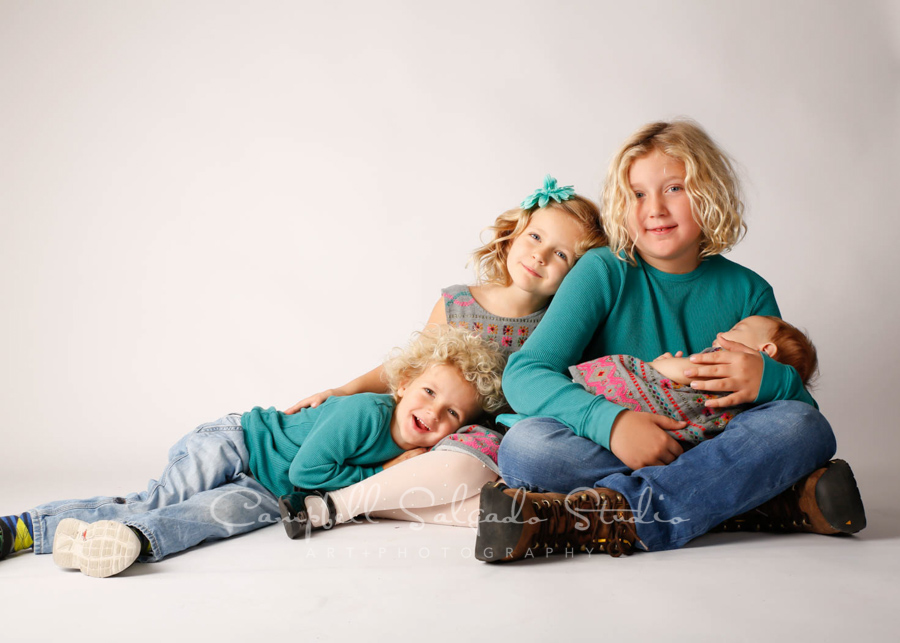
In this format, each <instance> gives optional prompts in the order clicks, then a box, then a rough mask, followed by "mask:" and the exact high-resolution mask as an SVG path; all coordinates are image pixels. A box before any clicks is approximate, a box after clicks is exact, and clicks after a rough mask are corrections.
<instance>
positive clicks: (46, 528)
mask: <svg viewBox="0 0 900 643" xmlns="http://www.w3.org/2000/svg"><path fill="white" fill-rule="evenodd" d="M249 462H250V454H249V452H248V451H247V445H246V443H245V442H244V431H243V429H242V428H241V416H240V415H237V414H231V415H226V416H225V417H223V418H221V419H219V420H216V421H215V422H210V423H208V424H203V425H201V426H199V427H197V429H196V430H194V431H193V432H191V433H189V434H188V435H186V436H184V437H183V438H182V439H181V440H180V441H179V442H178V443H177V444H176V445H175V446H173V447H172V448H171V449H170V450H169V463H168V465H167V466H166V468H165V470H164V471H163V473H162V475H161V476H160V477H159V480H151V481H150V484H149V486H148V487H147V490H146V491H141V492H139V493H132V494H129V495H128V496H125V497H124V498H122V497H112V496H97V497H95V498H89V499H87V500H60V501H56V502H50V503H47V504H44V505H40V506H39V507H35V508H34V509H31V511H30V513H31V517H32V521H33V523H34V552H35V553H36V554H49V553H50V552H51V551H52V550H53V536H54V534H55V533H56V526H57V525H58V524H59V521H60V520H62V519H64V518H77V519H78V520H83V521H85V522H95V521H97V520H115V521H118V522H122V523H125V524H126V525H128V526H130V527H134V528H135V529H137V530H139V531H140V532H141V533H142V534H144V536H146V537H147V539H148V540H149V541H150V545H151V547H152V550H153V551H152V555H150V556H141V558H139V560H141V561H144V562H149V561H158V560H161V559H162V558H164V557H166V556H168V555H169V554H174V553H176V552H179V551H184V550H185V549H187V548H189V547H193V546H194V545H197V544H199V543H201V542H203V541H204V540H215V539H218V538H227V537H228V536H234V535H237V534H242V533H245V532H248V531H252V530H254V529H259V528H260V527H266V526H268V525H271V524H275V523H276V522H279V515H280V514H279V512H278V502H277V500H276V498H275V496H274V495H272V493H271V492H269V491H268V490H267V489H266V488H265V487H263V486H262V485H261V484H260V483H259V482H258V481H256V480H255V479H253V478H252V477H251V476H250V474H249Z"/></svg>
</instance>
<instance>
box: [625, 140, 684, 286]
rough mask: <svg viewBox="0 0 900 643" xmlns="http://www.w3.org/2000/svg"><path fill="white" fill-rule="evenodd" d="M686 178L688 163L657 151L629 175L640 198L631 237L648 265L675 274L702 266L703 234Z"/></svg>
mask: <svg viewBox="0 0 900 643" xmlns="http://www.w3.org/2000/svg"><path fill="white" fill-rule="evenodd" d="M685 176H686V173H685V169H684V163H682V162H681V161H679V160H677V159H674V158H672V157H670V156H666V155H665V154H663V153H662V152H659V151H655V150H654V151H653V152H650V154H647V155H646V156H641V157H640V158H637V159H635V161H634V162H633V163H632V164H631V168H630V170H629V172H628V182H629V184H630V185H631V189H632V190H633V191H634V195H635V198H636V203H635V205H634V207H633V208H632V210H631V212H629V214H628V221H627V224H628V233H629V234H630V235H631V238H632V239H633V240H634V245H635V247H636V248H637V251H638V252H639V253H640V255H641V258H642V259H643V260H644V261H646V262H647V263H648V264H650V265H651V266H653V267H654V268H656V269H658V270H662V271H663V272H668V273H675V274H682V273H686V272H691V271H692V270H694V269H695V268H696V267H697V266H699V265H700V239H701V235H702V231H701V230H700V226H699V225H697V222H696V221H694V217H693V216H692V213H691V201H690V199H689V198H688V194H687V192H686V191H685V188H684V180H685Z"/></svg>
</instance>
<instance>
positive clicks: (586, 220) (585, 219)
mask: <svg viewBox="0 0 900 643" xmlns="http://www.w3.org/2000/svg"><path fill="white" fill-rule="evenodd" d="M540 209H541V208H538V207H534V208H529V209H528V210H523V209H522V208H514V209H512V210H507V211H506V212H504V213H503V214H501V215H500V216H499V217H497V219H496V221H494V225H492V226H491V227H489V228H487V230H488V231H489V232H490V234H491V239H490V241H488V242H487V243H485V244H484V245H483V246H481V247H480V248H479V249H478V250H476V251H475V252H473V253H472V261H473V262H474V263H475V272H476V274H477V275H478V283H480V284H496V285H498V286H508V285H510V284H511V283H512V278H511V277H510V276H509V270H508V269H507V267H506V258H507V257H508V256H509V249H510V247H511V246H512V243H513V241H515V240H516V237H518V236H519V235H520V234H522V231H523V230H525V228H527V227H528V223H529V222H530V221H531V217H532V216H534V213H535V212H537V211H538V210H540ZM543 209H544V210H552V211H554V212H557V213H558V214H560V215H563V216H570V217H572V218H574V219H575V220H576V221H577V222H578V223H580V224H581V227H582V228H583V229H584V236H583V237H582V238H581V239H579V241H578V243H577V244H576V245H575V259H578V258H579V257H581V255H583V254H584V253H585V252H587V251H588V250H590V249H591V248H596V247H598V246H605V245H606V243H607V242H606V235H605V234H604V232H603V226H602V225H601V224H600V211H599V210H598V209H597V206H596V205H594V203H593V202H592V201H589V200H588V199H585V198H584V197H582V196H578V195H575V196H573V197H571V198H569V199H567V200H566V201H563V202H562V203H557V202H555V201H551V202H550V203H549V204H548V205H547V206H546V207H544V208H543Z"/></svg>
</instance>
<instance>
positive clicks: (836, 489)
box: [711, 460, 866, 534]
mask: <svg viewBox="0 0 900 643" xmlns="http://www.w3.org/2000/svg"><path fill="white" fill-rule="evenodd" d="M865 527H866V512H865V509H864V508H863V503H862V498H861V497H860V495H859V489H858V488H857V486H856V479H855V478H854V477H853V471H852V470H851V469H850V465H849V464H847V463H846V462H845V461H844V460H832V461H830V462H829V463H828V464H826V465H825V466H824V467H822V468H821V469H816V470H815V471H813V472H812V473H811V474H809V475H808V476H806V477H805V478H803V479H802V480H800V481H798V482H797V483H795V484H794V485H793V486H792V487H791V488H789V489H787V490H785V491H783V492H782V493H781V494H780V495H778V496H775V497H774V498H772V499H771V500H769V501H768V502H765V503H763V504H761V505H760V506H759V507H757V508H756V509H753V510H751V511H748V512H747V513H743V514H741V515H739V516H735V517H734V518H730V519H728V520H726V521H725V522H723V523H722V524H721V525H719V526H717V527H715V528H714V529H712V530H711V531H719V532H721V531H774V532H794V531H805V532H810V533H814V534H855V533H856V532H858V531H862V530H863V529H865Z"/></svg>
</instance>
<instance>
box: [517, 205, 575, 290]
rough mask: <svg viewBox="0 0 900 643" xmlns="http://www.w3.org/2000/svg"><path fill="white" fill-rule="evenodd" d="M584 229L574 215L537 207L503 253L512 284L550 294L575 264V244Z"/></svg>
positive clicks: (557, 288)
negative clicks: (506, 254)
mask: <svg viewBox="0 0 900 643" xmlns="http://www.w3.org/2000/svg"><path fill="white" fill-rule="evenodd" d="M583 236H584V229H583V228H582V226H581V224H580V223H579V222H578V221H577V220H575V218H574V217H571V216H569V215H568V214H566V213H564V212H559V211H557V210H555V209H553V208H540V209H539V210H535V211H534V213H532V215H531V220H530V221H529V222H528V226H527V227H526V228H525V229H524V230H523V231H522V233H521V234H520V235H519V236H518V237H516V238H515V239H514V240H513V242H512V245H511V246H510V248H509V255H508V256H507V257H506V269H507V270H508V271H509V276H510V277H511V278H512V285H513V286H515V287H517V288H520V289H522V290H524V291H526V292H528V293H532V294H534V295H538V296H541V297H546V298H549V297H552V296H553V295H554V294H556V291H557V290H559V285H560V284H561V283H562V280H563V277H565V276H566V274H568V272H569V271H570V270H571V269H572V266H574V265H575V248H576V246H577V245H578V241H579V240H580V239H581V238H582V237H583Z"/></svg>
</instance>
